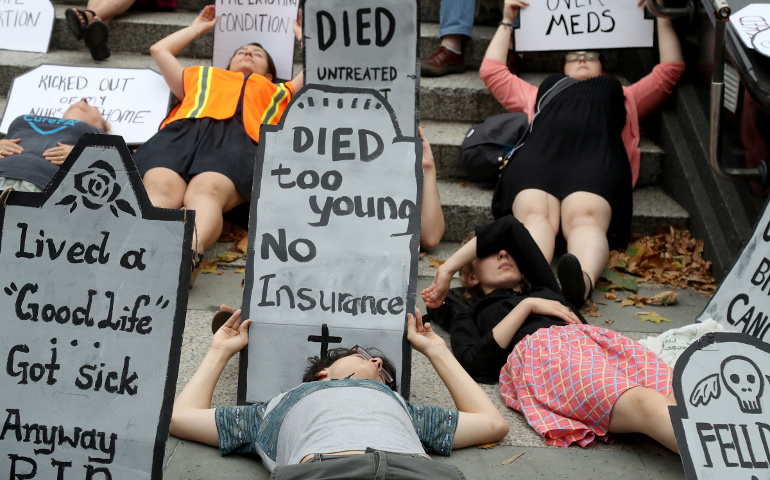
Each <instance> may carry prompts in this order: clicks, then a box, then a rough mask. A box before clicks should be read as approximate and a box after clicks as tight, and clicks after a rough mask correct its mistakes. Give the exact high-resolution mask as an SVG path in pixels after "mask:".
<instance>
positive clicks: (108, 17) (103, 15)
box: [88, 0, 134, 25]
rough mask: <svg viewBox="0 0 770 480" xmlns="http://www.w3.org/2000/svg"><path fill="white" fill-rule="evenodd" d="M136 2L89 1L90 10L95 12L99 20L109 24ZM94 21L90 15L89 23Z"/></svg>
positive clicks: (115, 0) (123, 0)
mask: <svg viewBox="0 0 770 480" xmlns="http://www.w3.org/2000/svg"><path fill="white" fill-rule="evenodd" d="M133 4H134V0H88V9H89V10H93V11H94V12H95V13H96V16H98V17H99V19H100V20H101V21H102V22H104V23H106V24H108V25H109V23H110V22H111V21H112V19H113V18H115V17H116V16H117V15H120V14H121V13H123V12H125V11H126V10H128V9H129V8H130V7H131V5H133ZM90 20H92V19H91V18H90V15H89V21H90Z"/></svg>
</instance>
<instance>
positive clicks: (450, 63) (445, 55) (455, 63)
mask: <svg viewBox="0 0 770 480" xmlns="http://www.w3.org/2000/svg"><path fill="white" fill-rule="evenodd" d="M467 69H468V66H467V65H465V56H464V55H462V54H459V55H458V54H457V53H455V52H453V51H452V50H449V49H448V48H446V47H438V50H436V52H435V53H434V54H433V55H431V56H430V58H429V59H427V60H423V61H421V62H420V73H421V74H422V76H423V77H441V76H443V75H446V74H449V73H462V72H464V71H465V70H467Z"/></svg>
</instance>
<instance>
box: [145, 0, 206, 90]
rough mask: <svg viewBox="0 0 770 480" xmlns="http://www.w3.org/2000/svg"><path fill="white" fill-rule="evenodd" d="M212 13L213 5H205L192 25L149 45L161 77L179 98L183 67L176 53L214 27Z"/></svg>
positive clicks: (181, 88)
mask: <svg viewBox="0 0 770 480" xmlns="http://www.w3.org/2000/svg"><path fill="white" fill-rule="evenodd" d="M214 13H215V9H214V5H207V6H205V7H204V8H203V10H201V13H200V14H199V15H198V16H197V17H196V18H195V20H193V23H192V25H190V26H189V27H185V28H183V29H181V30H178V31H176V32H174V33H172V34H171V35H169V36H167V37H165V38H162V39H161V40H159V41H158V42H157V43H155V44H154V45H153V46H151V47H150V55H152V58H153V60H155V63H156V64H157V65H158V68H159V69H160V73H161V74H163V79H164V80H166V83H167V84H168V86H169V88H171V92H172V93H173V94H174V96H175V97H176V98H178V99H179V100H182V98H184V67H183V66H182V64H181V63H179V60H177V58H176V54H177V53H179V52H180V50H182V49H183V48H184V47H186V46H187V45H188V44H189V43H190V42H192V41H193V40H195V39H196V38H198V37H199V36H200V35H202V34H204V33H206V32H208V31H209V30H211V29H212V28H214V25H216V23H217V17H215V16H214Z"/></svg>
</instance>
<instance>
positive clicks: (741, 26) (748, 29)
mask: <svg viewBox="0 0 770 480" xmlns="http://www.w3.org/2000/svg"><path fill="white" fill-rule="evenodd" d="M730 23H731V24H732V25H733V28H734V29H735V31H736V32H738V37H740V39H741V41H742V42H743V44H744V45H746V47H748V48H755V47H754V36H755V35H757V34H759V32H761V31H763V30H767V29H768V28H770V5H767V4H763V3H752V4H751V5H747V6H745V7H743V8H741V9H740V10H738V11H737V12H735V13H733V14H732V15H730ZM768 46H770V44H768ZM766 48H767V47H766ZM765 55H767V53H765Z"/></svg>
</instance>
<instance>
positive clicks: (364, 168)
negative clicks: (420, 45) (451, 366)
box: [239, 85, 422, 402]
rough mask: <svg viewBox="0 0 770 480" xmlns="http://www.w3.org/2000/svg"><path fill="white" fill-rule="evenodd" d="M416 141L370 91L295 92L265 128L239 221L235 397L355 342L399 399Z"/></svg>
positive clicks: (295, 381)
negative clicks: (242, 275) (379, 355)
mask: <svg viewBox="0 0 770 480" xmlns="http://www.w3.org/2000/svg"><path fill="white" fill-rule="evenodd" d="M421 157H422V145H421V142H420V141H419V140H418V139H416V138H414V137H406V136H403V135H402V134H401V131H400V129H399V126H398V123H397V122H396V120H395V116H394V114H393V110H392V109H391V107H390V106H389V105H388V103H387V101H386V100H385V98H384V97H383V96H382V95H380V94H379V93H378V92H376V91H375V90H362V89H347V88H341V87H329V86H321V85H309V86H306V87H304V88H303V89H302V90H300V92H299V93H298V94H297V95H296V96H295V97H294V99H293V100H292V103H291V104H289V106H288V108H287V109H286V111H285V112H284V115H283V118H282V119H281V121H280V123H279V124H278V125H263V126H262V130H261V132H260V141H259V160H258V161H257V166H256V169H255V172H254V193H253V194H252V202H251V215H250V219H249V263H248V265H247V271H246V287H245V290H244V293H243V296H244V302H243V304H244V314H245V315H246V316H247V317H248V318H251V319H252V320H253V323H252V324H251V326H250V327H249V328H250V331H249V339H250V341H249V347H248V354H247V355H241V372H240V380H241V383H240V388H239V401H247V402H254V401H263V400H267V399H270V398H272V397H274V396H275V395H277V394H279V393H281V392H284V391H287V390H289V389H291V388H293V387H295V386H297V385H299V383H300V380H301V378H302V373H303V372H304V370H305V367H306V366H307V358H308V357H311V356H315V355H318V356H324V355H326V352H327V351H328V350H329V349H333V348H339V347H345V348H351V347H353V346H354V345H356V344H358V345H361V346H363V347H376V348H378V349H379V350H381V351H382V352H383V353H384V354H385V355H386V356H387V357H388V358H389V359H390V360H392V361H393V363H394V364H395V366H396V370H397V377H396V378H395V380H397V381H399V384H400V391H401V392H402V394H403V395H408V392H409V378H410V367H411V363H410V358H411V346H410V345H409V344H408V342H407V341H406V339H405V325H406V314H407V312H411V311H413V310H414V305H415V285H416V280H417V256H418V252H419V233H420V204H421V202H420V198H421V190H422V168H421Z"/></svg>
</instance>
